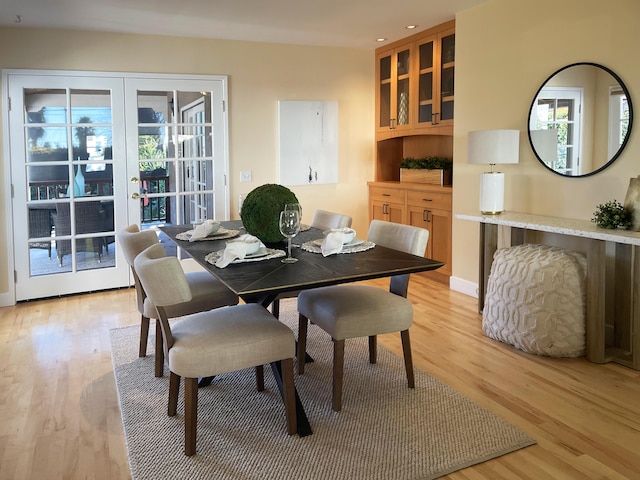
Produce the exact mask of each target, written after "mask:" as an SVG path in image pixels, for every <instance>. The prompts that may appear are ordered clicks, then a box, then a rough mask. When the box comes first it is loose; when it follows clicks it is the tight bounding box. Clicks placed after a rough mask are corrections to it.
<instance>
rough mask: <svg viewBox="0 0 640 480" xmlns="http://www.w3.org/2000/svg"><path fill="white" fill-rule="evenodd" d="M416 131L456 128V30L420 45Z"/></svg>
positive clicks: (424, 40) (418, 47)
mask: <svg viewBox="0 0 640 480" xmlns="http://www.w3.org/2000/svg"><path fill="white" fill-rule="evenodd" d="M417 52H418V68H419V70H418V102H417V109H418V111H417V127H418V128H429V127H432V126H448V125H453V99H454V76H455V34H454V33H453V30H451V31H447V32H444V33H441V34H439V35H434V36H433V37H430V38H427V39H423V40H421V41H419V42H418V45H417Z"/></svg>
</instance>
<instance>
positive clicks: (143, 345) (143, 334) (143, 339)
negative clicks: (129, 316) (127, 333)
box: [138, 315, 149, 357]
mask: <svg viewBox="0 0 640 480" xmlns="http://www.w3.org/2000/svg"><path fill="white" fill-rule="evenodd" d="M140 322H141V323H140V351H139V352H138V356H139V357H146V356H147V340H148V339H149V318H148V317H145V316H144V315H142V316H141V319H140Z"/></svg>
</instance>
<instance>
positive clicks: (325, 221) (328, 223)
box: [271, 210, 352, 318]
mask: <svg viewBox="0 0 640 480" xmlns="http://www.w3.org/2000/svg"><path fill="white" fill-rule="evenodd" d="M351 222H352V218H351V217H350V216H349V215H344V214H342V213H335V212H329V211H328V210H316V211H315V212H313V218H312V219H311V226H312V227H314V228H319V229H320V230H331V229H332V228H346V227H351ZM297 296H298V292H289V293H282V294H280V295H278V297H277V298H276V299H275V300H274V301H273V303H272V304H271V312H272V313H273V315H274V316H275V317H276V318H279V317H280V300H281V299H283V298H295V297H297Z"/></svg>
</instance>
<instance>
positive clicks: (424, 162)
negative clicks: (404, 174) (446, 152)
mask: <svg viewBox="0 0 640 480" xmlns="http://www.w3.org/2000/svg"><path fill="white" fill-rule="evenodd" d="M452 165H453V161H452V160H451V159H449V158H445V157H423V158H413V157H407V158H403V159H402V162H401V163H400V168H408V169H413V170H415V169H423V170H449V169H450V168H451V166H452Z"/></svg>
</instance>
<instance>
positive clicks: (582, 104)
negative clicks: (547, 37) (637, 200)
mask: <svg viewBox="0 0 640 480" xmlns="http://www.w3.org/2000/svg"><path fill="white" fill-rule="evenodd" d="M632 124H633V108H632V106H631V97H630V96H629V91H628V90H627V87H626V86H625V85H624V83H622V80H620V77H618V75H616V74H615V73H614V72H612V71H611V70H609V69H608V68H607V67H603V66H602V65H598V64H595V63H574V64H572V65H568V66H566V67H563V68H561V69H560V70H558V71H556V72H554V73H553V74H552V75H551V76H550V77H549V78H547V80H546V81H545V82H544V83H543V84H542V86H541V87H540V89H539V90H538V91H537V92H536V95H535V97H534V98H533V102H532V103H531V109H530V110H529V142H530V143H531V148H533V152H534V153H535V155H536V157H538V160H540V162H541V163H542V164H543V165H544V166H545V167H546V168H548V169H549V170H551V171H552V172H554V173H557V174H558V175H565V176H568V177H586V176H588V175H593V174H594V173H598V172H599V171H601V170H604V169H605V168H607V167H608V166H609V165H611V163H613V161H614V160H615V159H616V158H617V157H618V155H620V153H621V152H622V150H623V149H624V147H625V145H626V144H627V140H628V139H629V135H630V134H631V126H632Z"/></svg>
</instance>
